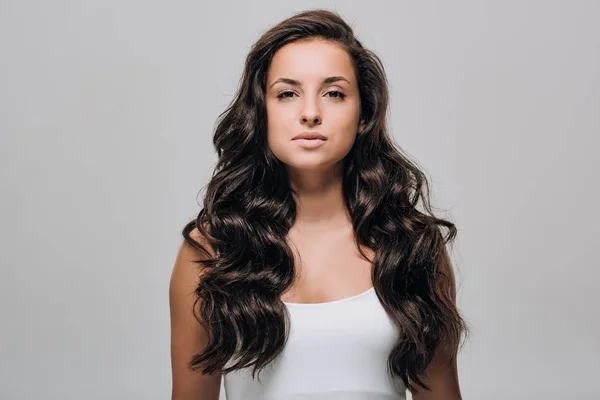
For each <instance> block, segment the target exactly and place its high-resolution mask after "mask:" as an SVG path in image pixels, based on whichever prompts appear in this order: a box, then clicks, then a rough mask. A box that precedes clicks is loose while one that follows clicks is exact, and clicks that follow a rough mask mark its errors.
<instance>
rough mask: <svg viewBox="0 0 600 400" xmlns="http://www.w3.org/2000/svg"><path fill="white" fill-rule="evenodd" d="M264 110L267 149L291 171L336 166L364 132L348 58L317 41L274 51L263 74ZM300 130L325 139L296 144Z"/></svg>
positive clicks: (342, 51) (293, 44) (322, 41)
mask: <svg viewBox="0 0 600 400" xmlns="http://www.w3.org/2000/svg"><path fill="white" fill-rule="evenodd" d="M328 78H331V79H328ZM266 106H267V141H268V144H269V147H270V149H271V151H272V152H273V154H274V155H275V156H276V157H277V158H278V159H279V160H281V161H282V162H283V163H285V164H287V165H288V166H289V167H292V168H297V169H324V168H328V167H330V166H333V165H335V164H336V163H338V162H339V161H340V160H342V159H343V158H344V157H345V156H346V155H347V154H348V152H349V151H350V149H351V148H352V145H353V144H354V140H355V138H356V134H357V132H358V131H362V129H363V128H364V126H363V124H362V123H360V124H359V122H360V121H359V114H360V96H359V92H358V85H357V82H356V76H355V74H354V68H353V66H352V63H351V61H350V56H349V55H348V53H346V52H345V51H344V50H342V49H341V48H340V47H338V46H337V45H336V44H334V43H332V42H329V41H325V40H321V39H314V40H310V41H304V42H295V43H290V44H287V45H285V46H284V47H282V48H281V49H279V50H278V51H277V52H276V53H275V55H274V57H273V60H272V61H271V65H270V67H269V71H268V73H267V87H266ZM302 132H318V133H320V134H322V135H323V136H324V137H325V138H326V140H324V141H318V142H316V141H312V140H311V141H305V140H297V139H296V140H295V139H294V137H295V136H296V135H298V134H300V133H302ZM314 145H316V147H315V146H314Z"/></svg>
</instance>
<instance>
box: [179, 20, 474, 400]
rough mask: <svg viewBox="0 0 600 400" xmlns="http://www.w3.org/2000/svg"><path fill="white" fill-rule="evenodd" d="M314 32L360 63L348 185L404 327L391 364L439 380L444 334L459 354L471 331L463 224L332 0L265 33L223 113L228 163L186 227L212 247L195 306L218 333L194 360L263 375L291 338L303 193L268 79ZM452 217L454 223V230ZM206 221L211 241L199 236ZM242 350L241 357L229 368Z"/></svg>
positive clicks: (196, 365) (219, 144) (379, 278)
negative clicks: (462, 282) (461, 294)
mask: <svg viewBox="0 0 600 400" xmlns="http://www.w3.org/2000/svg"><path fill="white" fill-rule="evenodd" d="M310 39H325V40H329V41H332V42H333V43H337V44H338V45H340V46H342V47H343V48H344V49H345V50H346V51H347V52H348V54H349V55H350V58H351V60H352V63H353V66H354V68H355V72H356V77H357V81H358V88H359V92H360V100H361V111H360V112H361V119H362V120H364V121H365V129H364V130H363V132H362V133H361V134H360V135H358V136H357V137H356V140H355V143H354V146H353V147H352V149H351V150H350V152H349V154H348V155H347V156H346V157H345V159H344V175H343V183H342V190H343V196H344V201H345V205H346V207H347V208H348V211H349V213H350V215H351V217H352V224H353V227H354V232H355V239H356V241H357V243H360V244H362V245H366V246H368V247H369V248H371V249H373V250H374V252H375V257H374V259H373V263H372V264H373V266H372V280H373V285H374V287H375V291H376V293H377V296H378V298H379V300H380V302H381V304H382V306H383V307H384V308H385V310H386V311H387V312H388V314H389V315H390V316H391V317H392V318H393V320H394V322H395V323H396V324H397V326H398V327H399V328H400V329H399V330H398V332H399V337H398V341H397V343H396V344H395V346H394V348H393V350H392V351H391V354H390V355H389V358H388V364H387V365H388V373H390V374H391V375H392V376H396V377H400V378H401V379H402V381H403V382H404V385H405V386H406V387H407V388H408V389H409V390H411V391H413V389H414V386H412V385H411V384H410V382H409V378H410V379H411V380H412V381H414V382H417V383H418V384H419V385H420V386H422V387H424V388H426V389H427V390H430V388H429V387H428V386H427V385H426V384H425V383H423V382H422V381H421V380H420V379H419V374H421V373H423V372H424V371H425V369H426V367H427V366H428V365H429V364H430V362H431V361H432V359H433V356H434V353H435V350H436V349H437V348H438V346H440V345H442V344H443V345H445V346H447V348H448V349H449V352H448V354H450V355H451V357H452V360H455V357H456V353H457V352H458V349H459V347H460V341H461V336H462V335H463V334H467V333H468V328H467V324H466V322H465V321H464V320H463V318H462V317H461V315H460V313H459V311H458V310H457V307H456V302H455V286H454V277H453V276H452V272H451V271H452V265H451V263H450V259H449V256H448V253H447V250H446V244H447V243H449V242H450V241H452V240H453V239H454V238H455V236H456V227H455V226H454V224H452V223H451V222H449V221H447V220H444V219H441V218H437V217H435V216H434V215H433V213H432V211H431V206H430V203H429V184H428V182H427V179H426V177H425V174H424V173H423V172H421V170H420V169H419V168H418V167H417V164H416V162H414V161H413V162H411V161H410V160H409V158H408V156H406V155H403V154H402V151H401V150H399V147H398V146H395V144H394V142H393V140H392V139H391V138H390V137H389V136H388V133H387V127H386V113H387V108H388V97H389V92H388V84H387V78H386V76H385V71H384V68H383V65H382V63H381V61H380V60H379V58H378V57H377V55H375V54H374V53H373V52H371V51H369V50H367V49H365V48H364V47H363V46H362V44H361V43H360V42H359V41H358V40H357V39H356V38H355V36H354V33H353V30H352V28H351V27H350V26H349V25H348V24H347V23H346V22H345V21H344V20H343V19H342V18H341V17H340V16H339V15H338V14H337V13H335V12H332V11H329V10H309V11H304V12H301V13H298V14H296V15H294V16H292V17H290V18H288V19H286V20H284V21H282V22H281V23H279V24H277V25H276V26H274V27H273V28H271V29H270V30H268V31H267V32H266V33H264V34H263V35H262V36H261V37H260V39H259V40H258V41H257V42H256V43H255V44H254V45H253V46H252V48H251V51H250V52H249V54H248V56H247V58H246V61H245V66H244V70H243V74H242V77H241V79H240V84H239V87H238V90H237V93H236V95H235V97H234V99H233V100H232V102H231V103H230V104H229V106H228V107H227V109H226V110H225V111H224V112H223V113H221V114H220V115H219V118H218V121H217V125H216V128H215V132H214V137H213V144H214V146H215V148H216V151H217V154H218V162H217V165H216V167H215V169H214V172H213V174H212V178H211V179H210V181H209V183H208V185H207V186H206V193H205V195H204V198H203V208H202V209H201V211H200V212H199V214H198V216H197V218H196V219H195V220H193V221H191V222H189V223H188V224H187V225H186V226H185V228H184V229H183V232H182V233H183V236H184V238H185V240H186V241H187V242H188V243H189V244H190V245H192V246H193V247H195V248H197V249H200V250H201V251H203V252H204V254H206V255H207V257H206V258H204V259H202V260H196V262H197V263H202V264H203V266H204V267H203V269H204V273H203V275H202V279H201V280H200V282H199V284H198V287H197V289H196V296H197V298H196V303H195V305H194V313H195V315H196V318H197V319H198V321H199V322H200V323H201V324H202V325H203V327H204V328H205V329H206V331H207V334H208V344H207V346H206V348H205V349H204V351H203V352H201V353H199V354H196V355H194V357H193V358H192V359H191V361H190V363H189V366H190V368H192V369H193V370H199V369H202V371H203V373H209V374H212V373H215V372H218V371H221V373H227V372H230V371H232V370H235V369H239V368H246V367H249V366H252V365H253V366H254V368H253V372H252V376H253V377H254V375H255V373H256V372H257V371H260V370H262V369H263V367H265V366H266V364H268V363H269V362H271V361H272V360H273V359H275V358H276V357H277V356H278V355H279V354H280V352H281V351H282V350H283V348H284V346H285V343H286V341H287V334H288V332H289V315H288V314H287V309H286V308H285V305H284V304H283V303H282V301H281V298H280V296H281V294H282V293H283V292H284V291H285V290H286V289H288V288H289V287H290V286H291V285H292V283H293V281H294V277H295V270H294V261H293V260H294V258H293V253H292V251H291V249H290V247H289V246H288V244H287V243H286V241H285V239H284V238H285V237H286V234H287V232H288V230H289V229H290V227H291V226H292V225H293V223H294V220H295V217H296V204H295V202H294V199H293V197H292V192H293V189H292V187H291V185H290V182H289V177H288V174H287V170H286V168H285V166H284V164H283V163H282V162H281V161H279V160H278V159H277V158H276V157H275V156H274V155H273V153H272V152H271V151H270V149H269V147H268V146H267V140H266V131H267V129H266V121H267V118H266V104H265V87H266V76H267V70H268V68H269V65H270V63H271V60H272V58H273V55H274V54H275V52H277V50H278V49H280V48H281V47H282V46H285V45H286V44H288V43H292V42H297V41H300V40H310ZM397 147H398V148H397ZM420 204H422V205H423V208H424V209H423V210H422V211H419V210H418V209H417V208H418V206H419V205H420ZM442 227H445V228H446V229H447V231H448V232H447V234H446V236H445V237H444V236H443V235H442V232H441V228H442ZM195 228H197V229H198V232H199V233H200V234H201V235H202V236H203V237H204V238H206V241H207V243H208V244H210V250H209V249H207V248H206V247H205V246H203V245H202V244H201V243H199V242H198V241H197V240H195V239H194V238H193V237H192V235H191V233H192V231H193V230H194V229H195ZM359 250H360V251H361V254H362V255H363V256H365V254H364V253H363V252H362V250H361V249H360V248H359ZM365 258H366V256H365ZM200 299H201V300H202V301H200ZM198 303H199V304H200V305H199V306H198ZM234 355H235V356H236V362H235V363H233V364H232V365H231V366H229V367H226V364H227V363H228V361H230V360H231V359H232V357H233V356H234ZM259 375H260V373H259Z"/></svg>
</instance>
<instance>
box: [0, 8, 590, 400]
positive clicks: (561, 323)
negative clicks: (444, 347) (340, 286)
mask: <svg viewBox="0 0 600 400" xmlns="http://www.w3.org/2000/svg"><path fill="white" fill-rule="evenodd" d="M313 7H325V8H330V9H335V10H337V11H338V12H340V13H341V14H342V16H343V17H345V18H346V19H347V20H348V22H350V23H351V24H352V25H353V26H354V28H355V30H356V33H357V35H358V37H359V39H361V41H363V43H364V44H365V45H366V46H367V47H369V48H371V49H372V50H374V51H376V52H377V54H379V55H380V57H381V58H382V60H383V62H384V65H385V68H386V70H387V73H388V77H389V80H390V85H391V90H392V103H391V110H390V111H391V114H390V123H391V129H392V132H393V134H394V136H395V137H396V138H397V140H398V142H399V143H401V145H402V147H403V148H404V149H405V150H406V151H407V152H408V153H409V154H411V155H412V156H414V157H415V158H416V159H417V160H418V161H419V162H420V164H421V165H422V166H423V168H424V169H425V170H426V171H427V173H428V176H430V178H431V179H432V184H433V190H434V193H433V194H434V202H435V204H436V206H437V207H438V208H440V209H447V210H448V211H449V213H448V215H449V216H450V217H451V218H452V219H453V221H454V222H455V223H456V224H457V227H458V228H459V236H458V240H457V242H456V243H457V244H456V249H455V252H454V259H455V263H456V267H457V269H458V276H457V278H458V279H459V285H460V292H459V305H460V307H461V310H462V312H463V313H464V315H465V316H466V318H467V319H468V321H469V323H470V324H471V325H472V327H473V336H472V337H471V341H470V342H469V344H468V346H467V347H466V348H465V349H464V350H463V352H462V353H461V355H460V358H459V375H460V381H461V388H462V392H463V395H464V398H465V399H490V400H493V399H498V400H500V399H508V398H510V399H544V400H549V399H592V398H600V389H599V387H598V385H597V379H598V378H597V376H598V372H599V371H598V358H599V356H600V341H599V338H600V323H599V322H598V314H599V313H598V306H597V304H598V294H597V291H596V290H595V289H596V288H597V287H598V284H599V273H598V267H599V262H598V239H599V237H600V235H599V222H600V220H599V217H598V205H599V204H600V191H599V189H598V178H597V173H598V171H599V166H600V165H599V164H600V162H599V157H598V156H597V148H598V145H599V144H600V141H599V140H598V135H599V134H600V122H599V111H600V99H599V97H600V81H599V79H598V74H599V71H600V65H599V64H600V54H599V53H600V3H599V2H598V1H583V0H579V1H531V0H530V1H488V2H479V1H452V2H447V1H437V2H432V1H394V2H391V1H389V2H382V1H368V2H363V1H343V2H342V1H339V2H325V1H323V2H317V1H304V2H302V3H301V5H299V3H298V2H277V1H263V2H251V3H250V2H241V1H240V2H219V3H217V2H210V3H206V2H191V1H179V0H175V1H170V2H166V1H164V2H156V1H132V0H119V1H117V0H104V1H99V0H94V1H91V0H86V1H64V0H62V1H53V2H46V1H23V0H21V1H16V0H8V1H7V0H4V1H2V2H1V3H0V50H1V58H0V60H1V61H0V110H1V113H2V115H1V118H0V132H1V136H0V157H1V158H0V163H1V164H0V167H1V168H0V187H1V191H2V193H1V194H2V196H1V199H2V201H1V208H0V210H1V211H0V218H1V222H2V223H1V224H0V240H1V252H0V263H1V271H0V293H1V296H2V299H1V300H2V301H0V317H1V321H2V326H1V330H0V398H2V399H11V400H12V399H63V400H66V399H130V400H132V399H166V398H169V396H170V387H171V375H170V373H171V372H170V358H169V357H170V353H169V351H170V350H169V340H170V330H169V312H168V282H169V277H170V273H171V268H172V265H173V262H174V259H175V254H176V250H177V248H178V246H179V244H180V241H181V237H180V230H181V228H182V227H183V225H184V224H185V223H186V222H187V221H188V220H189V219H190V218H192V217H194V216H195V214H196V213H197V212H198V210H199V207H198V204H197V202H196V194H197V193H198V191H199V190H200V188H201V186H202V185H204V184H205V183H206V182H207V179H208V176H209V174H210V170H211V169H212V167H213V166H214V162H215V161H216V156H215V154H214V152H213V149H212V143H211V135H212V129H213V125H214V122H215V119H216V117H217V115H218V114H219V113H220V112H221V111H222V110H223V109H224V108H225V106H226V105H227V103H228V102H229V100H230V99H231V97H232V95H233V93H234V90H235V87H236V85H237V80H238V78H239V76H240V74H241V70H242V64H243V60H244V57H245V55H246V53H247V51H248V50H249V48H250V46H251V44H252V43H253V42H254V41H255V40H256V39H257V38H258V36H259V35H260V34H261V33H262V32H264V31H265V30H266V29H268V28H269V27H270V26H271V25H273V24H275V23H276V22H279V21H280V20H281V19H283V18H285V17H287V16H289V15H291V14H292V13H294V12H297V11H300V10H303V9H308V8H313Z"/></svg>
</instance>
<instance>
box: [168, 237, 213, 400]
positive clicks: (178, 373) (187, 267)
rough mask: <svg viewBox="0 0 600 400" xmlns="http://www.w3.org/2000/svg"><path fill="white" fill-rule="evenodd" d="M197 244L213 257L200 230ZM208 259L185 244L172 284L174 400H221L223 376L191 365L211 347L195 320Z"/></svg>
mask: <svg viewBox="0 0 600 400" xmlns="http://www.w3.org/2000/svg"><path fill="white" fill-rule="evenodd" d="M190 237H192V238H193V239H194V241H196V242H198V243H200V244H201V245H202V246H204V247H205V248H206V249H207V250H208V251H209V254H210V255H211V256H212V255H214V252H212V248H211V247H210V246H209V243H208V241H207V240H206V238H204V237H203V236H202V235H201V233H200V232H199V231H198V229H194V230H193V231H192V232H190ZM206 258H207V255H206V254H205V253H204V252H203V251H201V250H200V249H198V248H196V247H195V245H192V244H190V243H188V242H187V241H186V240H183V241H182V243H181V246H180V247H179V250H178V252H177V256H176V259H175V263H174V266H173V271H172V273H171V279H170V282H169V309H170V317H171V318H170V322H171V370H172V375H173V383H172V385H173V386H172V397H171V398H172V399H177V400H187V399H198V398H202V399H207V400H218V398H219V391H220V385H221V374H214V375H205V374H202V373H201V372H194V371H192V370H191V369H190V368H189V366H188V363H189V361H190V360H191V358H192V357H193V355H194V354H197V353H199V352H201V351H202V350H203V349H204V348H205V347H206V345H207V342H208V340H207V338H208V336H207V334H206V332H205V331H204V329H203V328H202V326H201V325H200V323H199V322H198V320H197V319H196V317H195V316H194V312H193V310H194V303H195V301H196V294H195V290H196V287H197V286H198V283H199V281H200V279H201V278H202V264H201V263H197V262H195V261H199V260H204V259H206Z"/></svg>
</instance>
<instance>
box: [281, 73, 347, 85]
mask: <svg viewBox="0 0 600 400" xmlns="http://www.w3.org/2000/svg"><path fill="white" fill-rule="evenodd" d="M338 81H346V82H348V83H350V81H349V80H348V79H346V78H344V77H343V76H330V77H328V78H325V79H323V82H322V83H321V84H322V85H327V84H329V83H334V82H338ZM280 82H281V83H287V84H290V85H293V86H300V85H302V81H298V80H296V79H291V78H279V79H277V80H276V81H275V82H273V83H271V86H270V87H273V86H274V85H275V84H276V83H280Z"/></svg>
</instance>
